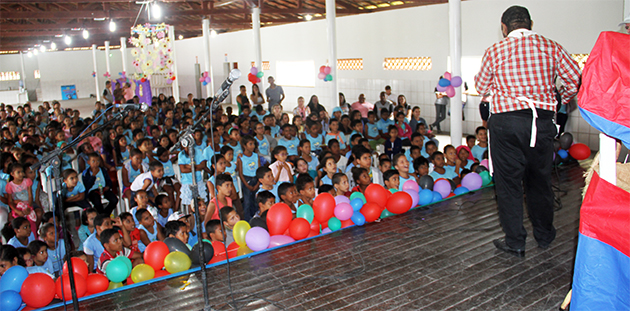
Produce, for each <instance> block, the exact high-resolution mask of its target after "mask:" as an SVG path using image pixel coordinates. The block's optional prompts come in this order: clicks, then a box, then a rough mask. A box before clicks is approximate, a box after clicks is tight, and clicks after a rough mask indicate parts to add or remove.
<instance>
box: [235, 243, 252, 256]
mask: <svg viewBox="0 0 630 311" xmlns="http://www.w3.org/2000/svg"><path fill="white" fill-rule="evenodd" d="M253 252H254V251H253V250H251V249H249V247H247V245H245V246H241V247H239V248H238V251H237V252H236V255H237V256H244V255H247V254H251V253H253Z"/></svg>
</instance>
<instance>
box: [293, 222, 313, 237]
mask: <svg viewBox="0 0 630 311" xmlns="http://www.w3.org/2000/svg"><path fill="white" fill-rule="evenodd" d="M310 232H311V225H310V224H309V223H308V220H306V219H304V218H295V219H293V220H292V221H291V225H290V226H289V234H290V235H291V237H292V238H293V239H295V240H296V241H297V240H301V239H304V238H306V237H308V235H309V233H310Z"/></svg>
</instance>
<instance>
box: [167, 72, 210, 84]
mask: <svg viewBox="0 0 630 311" xmlns="http://www.w3.org/2000/svg"><path fill="white" fill-rule="evenodd" d="M173 78H174V77H173ZM210 81H212V79H211V78H210V75H209V74H208V72H207V71H204V72H203V73H202V74H201V77H200V78H199V82H201V84H203V85H204V86H206V85H208V83H210Z"/></svg>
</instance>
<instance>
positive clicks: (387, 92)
mask: <svg viewBox="0 0 630 311" xmlns="http://www.w3.org/2000/svg"><path fill="white" fill-rule="evenodd" d="M385 97H386V98H387V100H389V101H390V102H392V103H395V102H396V100H397V99H398V96H396V94H394V93H392V87H391V86H389V85H386V86H385Z"/></svg>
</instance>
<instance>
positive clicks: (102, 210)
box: [88, 190, 118, 215]
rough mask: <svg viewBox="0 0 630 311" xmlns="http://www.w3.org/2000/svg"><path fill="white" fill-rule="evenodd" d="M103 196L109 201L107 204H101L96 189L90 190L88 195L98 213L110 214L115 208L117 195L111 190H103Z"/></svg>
mask: <svg viewBox="0 0 630 311" xmlns="http://www.w3.org/2000/svg"><path fill="white" fill-rule="evenodd" d="M103 196H104V197H105V198H106V199H107V201H109V203H107V206H105V207H104V206H103V203H102V202H101V195H100V194H99V192H98V191H97V190H94V191H91V192H90V194H89V195H88V199H89V200H90V202H92V205H93V206H94V208H95V209H96V210H97V211H98V213H99V214H105V215H110V214H111V213H112V212H113V211H114V209H115V208H116V204H118V197H116V195H115V194H114V192H112V191H111V190H108V191H105V193H103Z"/></svg>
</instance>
